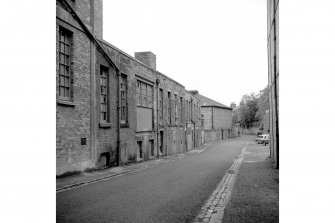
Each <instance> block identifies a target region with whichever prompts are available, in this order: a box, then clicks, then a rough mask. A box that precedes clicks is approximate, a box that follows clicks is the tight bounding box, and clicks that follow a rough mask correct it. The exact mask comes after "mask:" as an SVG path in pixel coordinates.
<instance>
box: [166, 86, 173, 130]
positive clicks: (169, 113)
mask: <svg viewBox="0 0 335 223" xmlns="http://www.w3.org/2000/svg"><path fill="white" fill-rule="evenodd" d="M171 105H172V102H171V92H168V106H167V110H168V123H169V124H171Z"/></svg>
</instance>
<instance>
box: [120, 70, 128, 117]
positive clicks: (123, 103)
mask: <svg viewBox="0 0 335 223" xmlns="http://www.w3.org/2000/svg"><path fill="white" fill-rule="evenodd" d="M120 93H121V124H127V120H128V107H127V76H126V75H125V74H121V86H120Z"/></svg>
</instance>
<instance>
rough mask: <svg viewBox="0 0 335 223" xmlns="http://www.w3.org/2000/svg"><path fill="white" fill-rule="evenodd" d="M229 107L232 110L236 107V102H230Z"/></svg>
mask: <svg viewBox="0 0 335 223" xmlns="http://www.w3.org/2000/svg"><path fill="white" fill-rule="evenodd" d="M230 107H231V108H232V109H233V110H234V109H235V108H236V104H235V102H232V103H231V104H230Z"/></svg>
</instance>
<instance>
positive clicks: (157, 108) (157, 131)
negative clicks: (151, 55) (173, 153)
mask: <svg viewBox="0 0 335 223" xmlns="http://www.w3.org/2000/svg"><path fill="white" fill-rule="evenodd" d="M156 84H157V103H156V105H157V106H156V112H157V113H156V116H157V124H156V133H157V158H158V159H159V152H160V151H159V79H158V78H156ZM162 109H163V108H162Z"/></svg>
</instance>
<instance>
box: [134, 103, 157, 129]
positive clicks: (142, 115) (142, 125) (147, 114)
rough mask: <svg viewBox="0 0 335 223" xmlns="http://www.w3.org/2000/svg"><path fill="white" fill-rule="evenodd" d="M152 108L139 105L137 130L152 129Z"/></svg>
mask: <svg viewBox="0 0 335 223" xmlns="http://www.w3.org/2000/svg"><path fill="white" fill-rule="evenodd" d="M152 125H153V124H152V109H151V108H143V107H137V131H152Z"/></svg>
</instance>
